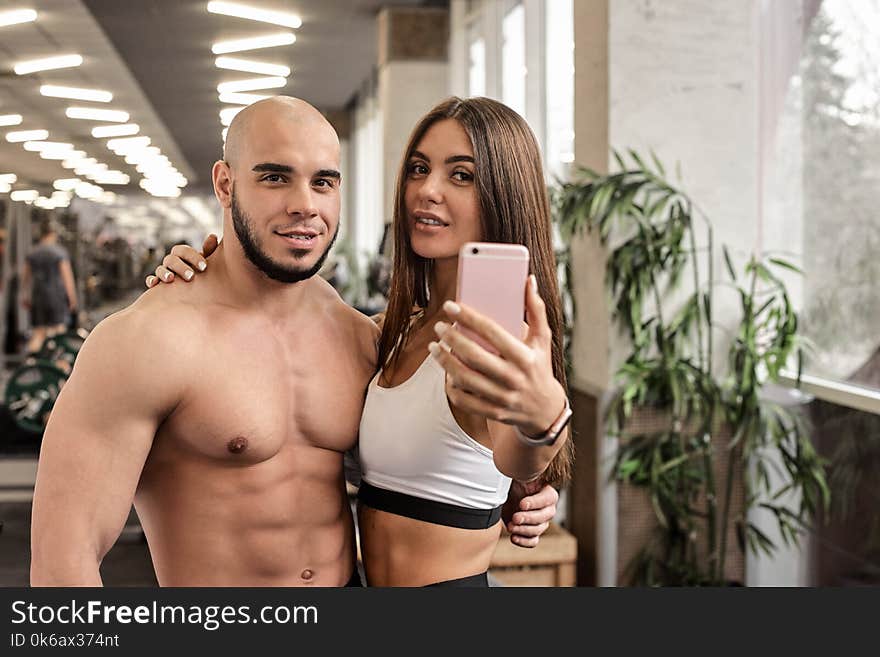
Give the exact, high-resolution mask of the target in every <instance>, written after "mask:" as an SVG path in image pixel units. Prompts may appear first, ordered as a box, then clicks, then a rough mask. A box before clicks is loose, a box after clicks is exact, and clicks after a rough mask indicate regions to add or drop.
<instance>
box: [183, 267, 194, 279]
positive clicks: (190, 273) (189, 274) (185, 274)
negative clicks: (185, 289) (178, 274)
mask: <svg viewBox="0 0 880 657" xmlns="http://www.w3.org/2000/svg"><path fill="white" fill-rule="evenodd" d="M193 276H195V272H193V271H191V270H189V269H187V270H186V271H185V272H183V277H184V278H185V279H186V280H189V279H191V278H192V277H193Z"/></svg>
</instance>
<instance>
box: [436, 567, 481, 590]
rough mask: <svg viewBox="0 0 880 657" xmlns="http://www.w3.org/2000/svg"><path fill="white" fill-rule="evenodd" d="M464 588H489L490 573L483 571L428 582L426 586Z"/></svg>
mask: <svg viewBox="0 0 880 657" xmlns="http://www.w3.org/2000/svg"><path fill="white" fill-rule="evenodd" d="M435 586H436V587H439V588H445V587H448V588H463V587H471V588H486V589H487V588H489V573H488V571H485V570H484V571H483V572H481V573H479V574H478V575H468V576H467V577H459V578H458V579H447V580H445V581H442V582H435V583H433V584H428V585H427V586H426V587H424V588H432V587H435Z"/></svg>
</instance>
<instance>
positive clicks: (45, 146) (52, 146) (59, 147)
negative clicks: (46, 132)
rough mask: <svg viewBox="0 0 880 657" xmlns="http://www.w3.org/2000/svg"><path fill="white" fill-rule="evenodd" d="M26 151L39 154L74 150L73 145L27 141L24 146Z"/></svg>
mask: <svg viewBox="0 0 880 657" xmlns="http://www.w3.org/2000/svg"><path fill="white" fill-rule="evenodd" d="M23 148H24V150H26V151H31V152H32V153H39V152H40V151H64V150H68V151H69V150H70V149H72V148H73V144H65V143H63V142H60V141H26V142H24V144H23Z"/></svg>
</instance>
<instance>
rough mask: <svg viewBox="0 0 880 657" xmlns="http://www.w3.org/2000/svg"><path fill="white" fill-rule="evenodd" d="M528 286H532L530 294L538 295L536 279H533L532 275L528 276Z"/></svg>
mask: <svg viewBox="0 0 880 657" xmlns="http://www.w3.org/2000/svg"><path fill="white" fill-rule="evenodd" d="M529 284H530V285H531V286H532V292H534V293H535V294H537V293H538V279H537V278H535V275H534V274H532V275H531V276H529Z"/></svg>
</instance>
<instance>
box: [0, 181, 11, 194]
mask: <svg viewBox="0 0 880 657" xmlns="http://www.w3.org/2000/svg"><path fill="white" fill-rule="evenodd" d="M11 189H12V186H11V185H7V184H6V183H0V194H8V193H9V190H11Z"/></svg>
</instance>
